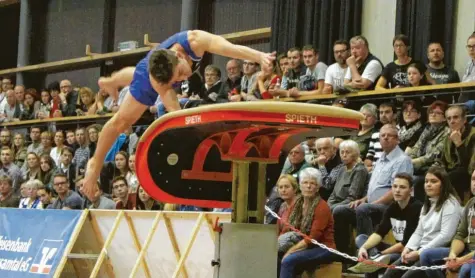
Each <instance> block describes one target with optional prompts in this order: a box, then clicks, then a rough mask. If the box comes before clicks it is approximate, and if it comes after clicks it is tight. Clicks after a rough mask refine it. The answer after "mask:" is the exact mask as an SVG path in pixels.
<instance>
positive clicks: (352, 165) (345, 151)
mask: <svg viewBox="0 0 475 278" xmlns="http://www.w3.org/2000/svg"><path fill="white" fill-rule="evenodd" d="M340 158H341V162H342V165H343V167H341V168H340V171H339V172H338V175H337V177H336V182H335V188H334V189H333V192H332V193H331V195H330V198H329V199H328V205H329V206H330V209H331V210H332V211H333V209H334V208H335V207H336V206H338V205H345V204H349V203H351V202H353V201H356V200H359V199H361V198H363V197H364V193H365V189H366V184H367V181H368V171H367V170H366V167H365V166H364V164H363V162H361V159H360V150H359V147H358V143H356V142H355V141H353V140H345V141H343V142H341V144H340Z"/></svg>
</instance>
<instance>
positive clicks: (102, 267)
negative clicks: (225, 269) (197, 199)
mask: <svg viewBox="0 0 475 278" xmlns="http://www.w3.org/2000/svg"><path fill="white" fill-rule="evenodd" d="M218 218H219V222H230V221H231V215H230V214H229V213H211V212H175V211H170V212H168V211H125V210H111V211H107V210H84V211H72V210H21V209H0V220H1V225H0V277H2V278H4V277H5V278H7V277H15V278H16V277H20V278H22V277H55V278H56V277H65V278H75V277H77V278H83V277H91V278H92V277H107V278H113V277H115V278H119V277H146V278H154V277H167V278H168V277H175V278H176V277H184V278H187V277H193V278H195V277H196V278H200V277H207V278H208V277H213V273H214V269H213V267H212V266H211V261H212V260H213V259H214V256H215V254H214V251H215V248H214V238H215V232H214V230H213V228H214V224H215V222H216V221H217V219H218ZM26 251H27V252H26ZM38 274H42V275H43V276H39V275H38Z"/></svg>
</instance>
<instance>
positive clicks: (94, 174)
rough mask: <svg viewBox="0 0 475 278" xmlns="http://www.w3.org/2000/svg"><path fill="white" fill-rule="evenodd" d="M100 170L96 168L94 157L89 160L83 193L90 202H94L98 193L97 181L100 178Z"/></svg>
mask: <svg viewBox="0 0 475 278" xmlns="http://www.w3.org/2000/svg"><path fill="white" fill-rule="evenodd" d="M99 174H100V169H99V170H98V169H97V167H96V162H95V159H94V157H93V158H91V159H89V162H88V163H87V170H86V175H85V177H84V183H83V193H84V195H86V197H87V198H89V200H92V198H93V197H94V195H95V194H96V191H97V179H98V178H99Z"/></svg>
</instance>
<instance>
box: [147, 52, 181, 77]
mask: <svg viewBox="0 0 475 278" xmlns="http://www.w3.org/2000/svg"><path fill="white" fill-rule="evenodd" d="M177 64H178V58H177V57H176V55H175V53H174V52H173V51H171V50H168V49H159V50H156V51H154V52H153V53H152V54H151V55H150V60H149V62H148V71H149V73H150V75H151V76H152V77H153V79H155V81H157V82H159V83H168V82H170V80H171V79H172V77H173V70H174V68H175V67H176V65H177Z"/></svg>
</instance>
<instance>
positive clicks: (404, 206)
mask: <svg viewBox="0 0 475 278" xmlns="http://www.w3.org/2000/svg"><path fill="white" fill-rule="evenodd" d="M392 43H393V48H394V54H395V57H396V60H395V61H393V62H391V63H389V64H387V65H383V63H382V62H381V61H380V60H379V59H378V58H377V56H375V55H374V54H373V53H371V52H370V48H369V43H368V41H367V40H366V38H365V37H363V36H355V37H353V38H352V39H351V40H350V41H349V42H347V41H344V40H338V41H336V42H335V43H334V46H333V52H334V58H335V61H336V62H335V63H334V64H331V65H326V64H325V63H323V62H322V61H320V60H319V55H318V54H319V53H318V50H317V49H316V48H314V47H313V46H309V45H307V46H304V47H303V48H301V49H300V48H297V47H293V48H291V49H289V50H288V51H287V53H282V54H281V55H279V56H278V58H277V59H276V61H275V67H274V70H273V71H272V72H263V71H260V70H259V65H258V64H256V63H254V62H251V61H238V60H234V59H232V60H229V61H228V62H227V64H226V76H225V77H223V76H222V73H221V70H220V69H219V67H217V66H215V65H208V66H207V67H206V68H205V70H204V78H202V77H201V76H200V74H199V73H198V72H195V73H194V74H193V75H192V76H191V77H190V78H189V80H188V81H185V82H183V83H182V84H181V86H178V87H177V88H176V92H177V96H178V98H179V100H180V104H181V105H182V107H183V108H189V107H196V106H200V105H209V104H213V103H224V102H236V101H255V100H261V99H270V98H280V97H290V98H292V97H293V98H295V97H300V96H318V95H324V94H337V95H342V96H344V94H345V93H348V92H353V91H362V90H371V89H377V90H380V91H384V90H387V89H391V88H400V87H416V86H421V85H431V84H447V83H458V82H473V81H475V70H474V69H475V34H472V35H471V36H470V37H469V38H468V40H467V51H468V54H469V56H470V59H469V62H468V64H467V68H466V71H465V72H464V73H463V74H462V75H461V77H462V78H459V73H458V72H456V71H455V70H454V69H453V68H451V67H449V66H447V65H445V64H444V50H443V48H442V46H441V44H440V43H437V42H433V43H430V44H429V45H428V46H427V59H428V63H422V62H421V61H416V60H415V59H413V58H412V57H410V56H409V48H410V42H409V39H408V38H407V36H405V35H398V36H395V37H394V40H393V42H392ZM127 93H128V87H125V88H123V89H122V90H121V92H120V95H119V98H118V99H117V100H113V99H112V98H111V97H110V96H108V95H107V93H105V92H102V91H99V92H98V93H94V92H93V91H92V90H91V89H90V88H88V87H79V88H76V87H73V85H72V83H71V82H70V81H69V80H62V81H61V82H52V83H51V84H49V85H48V86H47V88H46V89H43V90H41V91H36V90H35V89H32V88H29V89H25V87H24V86H23V85H21V84H17V85H15V86H14V85H13V82H12V79H10V78H8V77H4V78H3V79H2V86H1V94H0V121H2V122H3V123H6V122H15V121H24V120H33V119H45V118H55V117H70V116H78V115H79V116H81V115H94V114H106V113H114V112H116V111H117V110H118V109H119V107H120V105H121V104H122V102H123V99H124V96H125V95H126V94H127ZM333 105H334V106H339V107H349V102H348V100H347V99H344V98H341V99H337V100H336V101H335V102H334V103H333ZM474 107H475V104H474V102H473V100H470V96H469V95H468V94H460V95H454V94H451V95H433V94H430V93H426V94H424V95H423V96H410V97H404V98H402V97H400V98H397V99H394V100H383V101H380V102H377V103H376V102H374V103H365V104H363V105H361V106H360V107H358V109H359V111H360V112H361V113H362V114H363V115H364V119H363V120H361V122H360V130H359V132H358V133H357V134H355V135H353V136H349V137H338V136H337V137H330V138H319V139H318V140H315V139H309V140H307V141H305V142H302V143H301V144H299V145H297V146H295V147H294V148H293V149H292V150H291V151H290V152H289V153H288V156H287V159H286V161H285V163H284V166H283V168H282V173H281V176H280V178H279V179H278V181H277V182H276V186H275V187H274V189H273V190H272V192H271V193H270V194H269V198H268V202H267V205H268V207H270V208H271V209H273V210H274V211H275V212H276V213H278V214H279V215H280V217H281V218H282V220H279V221H277V219H274V218H273V217H272V216H271V215H270V214H268V215H267V216H266V223H274V224H277V227H278V229H279V235H278V239H277V240H278V244H279V260H278V262H279V273H280V277H283V278H284V277H295V275H296V273H298V272H301V271H302V270H306V269H309V268H312V267H313V266H315V265H319V264H324V263H329V262H333V261H343V263H344V265H345V270H346V269H347V271H353V272H359V273H366V276H367V277H378V274H380V275H383V277H416V276H421V275H422V276H424V275H425V276H426V277H445V276H444V273H443V272H442V271H441V270H427V271H418V270H410V271H402V270H396V269H388V270H386V269H381V268H380V267H377V266H375V265H371V266H368V265H365V264H362V263H358V264H356V265H355V264H352V263H351V262H348V261H345V260H342V258H341V257H337V256H335V255H334V254H332V253H330V252H329V251H327V250H326V249H322V248H320V247H315V246H314V245H313V244H311V243H310V241H309V239H308V238H304V237H301V236H300V235H299V234H298V233H295V232H293V231H292V230H290V229H289V227H288V226H286V225H285V223H290V224H291V225H293V226H294V227H297V228H298V229H300V230H301V231H302V232H303V233H304V234H306V235H308V237H309V238H313V239H315V240H317V241H319V242H321V243H323V244H325V245H327V246H328V247H331V248H335V249H337V250H339V251H341V252H345V253H348V254H351V255H354V254H358V257H359V258H361V259H372V260H376V261H378V262H382V263H387V264H394V265H404V266H412V265H415V266H431V265H437V264H448V266H449V267H448V271H459V277H470V272H471V265H463V266H462V267H460V266H459V265H457V263H463V262H466V261H468V260H470V259H471V258H472V257H473V255H474V252H475V221H473V216H474V211H475V206H474V204H475V199H470V196H471V194H475V154H474V150H475V128H474V127H472V125H471V124H470V122H469V121H468V119H467V116H468V112H469V111H471V110H473V108H474ZM149 112H150V113H151V114H152V115H154V116H155V117H156V118H158V117H160V116H162V115H164V114H165V113H166V109H165V108H164V106H163V105H162V103H161V101H160V99H158V100H157V102H156V104H155V105H154V106H151V107H150V108H149ZM101 128H102V127H101V125H99V124H92V125H89V126H84V127H83V126H80V127H78V128H75V129H67V130H58V129H55V130H48V129H45V128H42V127H41V126H30V127H29V128H28V132H26V133H25V132H14V131H12V129H11V128H8V127H6V128H3V129H2V130H1V131H0V146H1V149H0V161H1V168H0V207H15V208H25V209H86V208H87V209H130V210H186V211H201V210H206V209H203V208H198V207H192V206H183V205H179V204H163V203H161V202H158V201H155V200H153V199H152V198H150V196H149V195H148V194H147V193H146V192H145V191H144V190H143V188H142V187H141V185H140V184H139V182H138V179H137V175H136V172H135V154H134V153H135V148H136V145H137V142H138V138H139V136H140V133H141V131H140V130H139V129H137V130H133V129H130V130H127V131H125V132H124V133H123V134H122V135H121V136H119V138H118V139H117V140H116V142H115V144H114V146H113V148H111V150H110V151H109V153H108V155H107V158H106V162H107V163H106V164H105V166H104V167H103V169H102V172H101V177H100V180H99V181H98V182H97V186H98V189H99V190H98V192H97V194H96V195H95V196H94V198H92V199H89V198H86V197H85V196H84V195H83V193H82V183H83V179H84V174H85V168H86V164H87V162H88V159H89V158H90V157H91V156H92V155H93V154H94V151H95V148H96V144H97V141H98V138H99V136H100V133H101ZM464 205H465V206H464ZM215 211H223V210H218V209H215ZM224 211H229V210H224ZM388 237H392V238H393V240H392V242H388V241H387V240H386V239H387V238H388ZM474 274H475V270H474Z"/></svg>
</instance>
